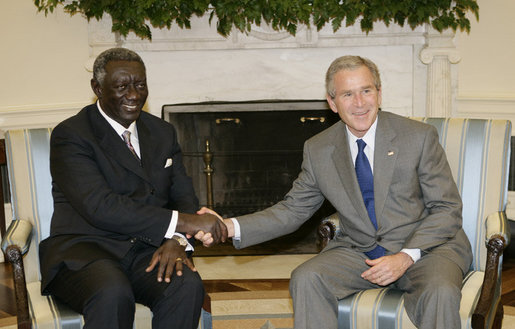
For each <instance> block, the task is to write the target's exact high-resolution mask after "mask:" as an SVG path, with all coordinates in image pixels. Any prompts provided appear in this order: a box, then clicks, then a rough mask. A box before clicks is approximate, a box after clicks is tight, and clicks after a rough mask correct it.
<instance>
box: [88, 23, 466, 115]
mask: <svg viewBox="0 0 515 329" xmlns="http://www.w3.org/2000/svg"><path fill="white" fill-rule="evenodd" d="M111 25H112V23H111V20H110V18H109V17H108V16H105V17H104V18H103V19H102V20H100V21H96V20H92V21H91V22H90V23H89V43H90V47H91V49H92V51H91V58H90V61H89V62H88V63H87V64H86V66H87V67H88V68H89V69H91V66H92V65H91V64H92V61H93V59H94V58H95V57H96V56H97V55H98V54H99V53H100V52H102V51H103V50H105V49H107V48H110V47H113V46H122V47H126V48H129V49H132V50H135V51H137V52H138V53H139V54H140V55H141V56H142V57H143V60H144V61H145V63H146V65H147V72H148V77H149V88H150V96H149V100H148V107H149V111H150V112H151V113H154V114H156V115H159V112H160V109H161V106H162V105H163V104H171V103H188V102H204V101H246V100H253V99H286V100H288V99H323V98H324V97H325V91H324V73H325V70H326V69H327V67H328V66H329V64H330V62H331V61H332V60H333V59H334V58H336V57H339V56H341V55H345V54H356V55H362V56H365V57H368V58H370V59H372V60H373V61H375V62H376V63H377V64H378V66H379V68H380V71H381V75H382V80H383V104H382V105H383V106H382V107H383V109H385V110H389V111H392V112H395V113H398V114H402V115H412V116H413V115H415V116H452V114H453V113H455V112H456V111H455V109H454V107H455V101H454V99H455V95H456V89H457V82H456V80H457V74H456V72H455V68H454V66H455V65H452V64H456V63H457V62H458V61H459V60H460V56H459V53H458V52H457V50H456V47H455V46H454V33H453V32H452V31H446V32H444V33H439V32H437V31H435V30H433V29H432V28H431V27H430V26H421V27H417V28H416V29H413V30H412V29H411V28H410V27H408V26H404V27H401V26H399V25H396V24H390V25H389V26H386V25H384V24H383V23H375V25H374V30H373V31H372V32H370V33H368V34H366V33H364V32H362V31H361V28H360V22H359V21H358V22H357V23H356V24H355V25H353V26H350V27H346V28H342V29H340V30H338V31H336V32H333V31H332V28H331V27H330V26H325V27H324V28H322V29H321V30H320V31H316V29H314V28H308V27H306V26H300V27H299V29H298V32H297V34H296V36H291V35H290V34H288V33H287V32H277V31H273V30H272V29H271V28H269V27H267V26H261V27H258V26H253V28H252V30H251V31H250V32H249V33H248V34H244V33H241V32H239V31H234V32H233V33H232V34H231V35H230V36H229V37H227V38H224V37H222V36H221V35H220V34H218V33H217V32H216V22H215V21H213V22H212V23H211V24H209V22H208V17H207V16H204V17H195V18H193V19H192V21H191V29H189V30H188V29H179V28H178V27H177V26H173V27H172V28H171V29H154V28H153V29H152V41H148V40H142V39H140V38H139V37H137V36H136V35H134V34H129V35H128V36H127V37H126V38H120V37H119V36H117V35H116V34H113V33H112V32H111Z"/></svg>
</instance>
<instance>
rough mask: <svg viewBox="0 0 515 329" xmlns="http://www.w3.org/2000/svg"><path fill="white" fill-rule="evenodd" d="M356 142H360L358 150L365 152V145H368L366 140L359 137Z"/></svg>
mask: <svg viewBox="0 0 515 329" xmlns="http://www.w3.org/2000/svg"><path fill="white" fill-rule="evenodd" d="M356 143H358V152H363V150H364V149H365V146H367V143H365V141H364V140H362V139H358V140H357V141H356Z"/></svg>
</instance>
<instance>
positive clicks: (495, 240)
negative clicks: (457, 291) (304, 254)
mask: <svg viewBox="0 0 515 329" xmlns="http://www.w3.org/2000/svg"><path fill="white" fill-rule="evenodd" d="M414 119H415V120H419V121H424V122H427V123H429V124H431V125H433V126H435V127H436V128H437V130H438V133H439V135H440V143H441V144H442V146H443V148H444V149H445V152H446V154H447V158H448V161H449V164H450V166H451V170H452V173H453V176H454V179H455V181H456V183H457V186H458V189H459V191H460V195H461V197H462V199H463V228H464V230H465V232H466V234H467V236H468V238H469V240H470V243H471V245H472V251H473V255H474V257H473V261H472V265H471V268H470V271H469V273H468V274H467V275H466V276H465V278H464V280H463V287H462V301H461V305H460V316H461V320H462V321H461V327H462V328H463V329H465V328H473V329H483V328H501V324H502V318H503V306H502V304H501V269H502V252H503V250H504V248H505V247H506V246H507V245H508V243H509V237H510V234H509V225H508V223H507V219H506V215H505V210H506V204H507V197H508V169H509V167H508V166H509V158H510V140H511V123H510V122H509V121H506V120H480V119H460V118H452V119H448V118H447V119H444V118H414ZM338 224H339V219H338V216H337V215H336V214H334V215H332V216H330V217H328V218H326V219H325V220H324V221H323V222H322V223H321V225H320V227H319V232H318V233H319V236H320V238H321V240H322V243H321V244H322V246H323V247H324V246H325V245H326V244H327V242H328V241H329V240H330V239H332V238H333V237H334V236H336V235H337V234H338V233H339V225H338ZM344 328H359V329H366V328H403V329H406V328H415V326H414V325H413V323H412V322H411V321H410V320H409V318H408V317H407V315H406V312H405V310H404V299H403V293H402V292H401V291H398V290H395V289H390V288H382V289H371V290H366V291H361V292H358V293H356V294H354V295H352V296H349V297H346V298H344V299H341V300H340V301H339V303H338V329H344Z"/></svg>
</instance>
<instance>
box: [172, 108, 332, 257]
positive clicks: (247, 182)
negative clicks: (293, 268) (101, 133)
mask: <svg viewBox="0 0 515 329" xmlns="http://www.w3.org/2000/svg"><path fill="white" fill-rule="evenodd" d="M162 116H163V119H165V120H167V121H168V122H171V123H172V124H173V125H174V126H175V128H176V129H177V134H178V139H179V143H180V145H181V148H182V154H183V162H184V165H185V167H186V170H187V172H188V175H190V176H191V178H192V180H193V184H194V187H195V191H196V193H197V196H198V197H199V201H200V204H201V206H207V207H210V208H212V209H214V210H215V211H216V212H217V213H219V214H220V215H222V216H223V217H224V218H227V217H237V216H241V215H244V214H248V213H252V212H255V211H259V210H262V209H265V208H267V207H269V206H271V205H273V204H275V203H277V202H278V201H280V200H282V199H283V198H284V196H285V195H286V193H287V192H288V191H289V190H290V188H291V186H292V183H293V181H294V180H295V179H296V178H297V175H298V174H299V172H300V168H301V163H302V153H303V145H304V142H305V141H306V140H307V139H308V138H310V137H312V136H313V135H315V134H317V133H319V132H321V131H322V130H324V129H326V128H328V127H330V126H331V125H332V124H334V123H335V122H337V121H338V120H340V118H339V116H338V115H337V114H335V113H333V112H332V111H331V110H330V109H329V108H328V105H327V102H326V101H318V100H316V101H252V102H208V103H188V104H172V105H164V106H163V110H162ZM332 213H334V208H333V207H332V206H331V205H330V204H329V203H328V202H325V203H324V205H323V206H322V207H321V208H320V209H319V210H318V211H317V212H316V213H315V214H314V215H313V216H312V217H311V218H310V219H309V220H308V221H306V222H305V223H304V224H303V225H302V226H301V228H300V229H299V230H297V231H296V232H294V233H291V234H289V235H286V236H283V237H280V238H277V239H274V240H271V241H268V242H264V243H262V244H259V245H256V246H251V247H248V248H244V249H241V250H236V249H235V248H234V247H233V246H232V243H230V242H227V243H225V244H221V245H219V246H215V247H211V248H205V247H203V246H202V245H201V244H200V243H198V244H197V245H196V246H195V255H198V256H219V255H270V254H296V253H317V252H318V251H319V248H318V246H317V238H316V229H317V227H318V224H319V223H320V221H321V220H322V219H323V218H324V217H326V216H329V215H330V214H332Z"/></svg>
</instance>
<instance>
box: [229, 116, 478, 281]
mask: <svg viewBox="0 0 515 329" xmlns="http://www.w3.org/2000/svg"><path fill="white" fill-rule="evenodd" d="M373 165H374V202H375V211H376V217H377V222H378V226H379V227H378V229H377V231H376V229H375V228H374V226H373V225H372V223H371V221H370V218H369V217H368V213H367V210H366V208H365V204H364V202H363V198H362V196H361V190H360V188H359V185H358V181H357V178H356V172H355V169H354V165H353V161H352V158H351V153H350V149H349V145H348V139H347V132H346V129H345V123H343V122H338V123H336V124H335V125H333V126H332V127H330V128H328V129H327V130H325V131H323V132H322V133H320V134H318V135H316V136H314V137H313V138H311V139H309V140H308V141H307V142H306V143H305V145H304V160H303V163H302V171H301V173H300V174H299V177H298V178H297V179H296V180H295V182H294V183H293V187H292V189H291V190H290V192H288V194H287V195H286V197H285V199H284V201H281V202H280V203H278V204H276V205H274V206H272V207H270V208H268V209H265V210H263V211H261V212H258V213H254V214H251V215H247V216H242V217H239V218H238V221H239V223H240V226H241V241H240V242H236V243H235V246H236V247H237V248H238V247H239V248H243V247H246V246H249V245H253V244H257V243H261V242H263V241H266V240H270V239H273V238H275V237H278V236H281V235H284V234H287V233H290V232H292V231H295V230H296V229H297V228H298V227H299V226H300V225H301V224H302V223H303V222H304V221H306V220H307V219H309V218H310V217H311V215H312V214H313V213H314V212H315V211H316V210H317V209H318V208H319V207H320V206H321V205H322V202H323V201H324V199H327V200H329V201H330V202H331V204H332V205H333V206H334V207H335V209H336V211H337V212H338V216H339V219H340V227H341V228H342V230H341V233H340V234H339V235H338V236H336V238H335V239H333V240H332V241H331V242H330V244H329V245H328V246H327V248H335V247H342V246H343V247H349V248H353V249H356V250H359V251H368V250H371V249H373V248H374V247H375V246H376V245H377V244H380V245H381V246H383V247H384V248H386V249H387V250H388V251H390V252H392V253H396V252H399V251H400V250H401V249H403V248H411V249H413V248H418V249H421V251H422V252H423V253H424V252H435V253H439V254H441V255H442V256H445V257H447V258H449V259H450V260H452V261H454V262H455V263H456V264H457V265H458V266H460V268H461V269H462V270H463V272H465V273H466V272H467V271H468V269H469V266H470V263H471V260H472V252H471V247H470V243H469V241H468V239H467V236H466V234H465V232H464V231H463V229H462V227H461V223H462V217H461V210H462V204H461V198H460V196H459V192H458V189H457V188H456V184H455V182H454V180H453V177H452V173H451V170H450V168H449V165H448V163H447V158H446V156H445V153H444V150H443V149H442V147H441V145H440V144H439V142H438V134H437V132H436V129H435V128H434V127H433V126H430V125H427V124H424V123H421V122H418V121H413V120H409V119H407V118H404V117H401V116H398V115H395V114H392V113H388V112H384V111H380V112H379V116H378V123H377V130H376V137H375V148H374V164H373ZM335 265H336V266H339V265H338V264H335Z"/></svg>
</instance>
